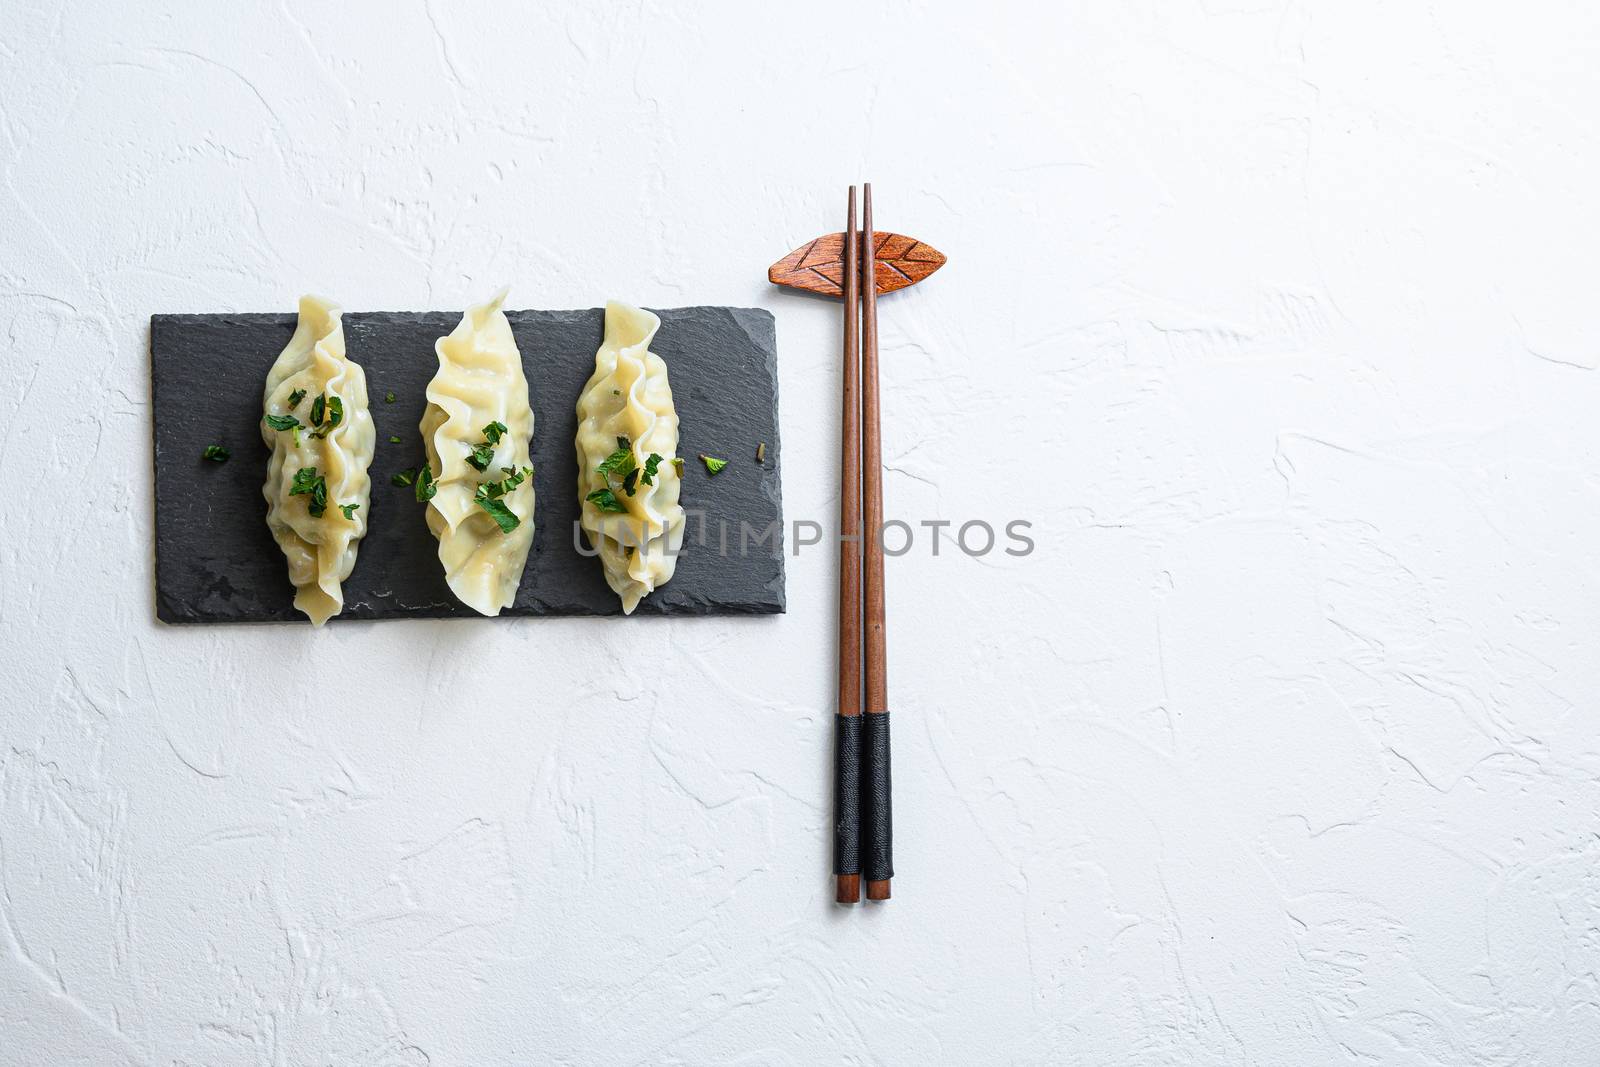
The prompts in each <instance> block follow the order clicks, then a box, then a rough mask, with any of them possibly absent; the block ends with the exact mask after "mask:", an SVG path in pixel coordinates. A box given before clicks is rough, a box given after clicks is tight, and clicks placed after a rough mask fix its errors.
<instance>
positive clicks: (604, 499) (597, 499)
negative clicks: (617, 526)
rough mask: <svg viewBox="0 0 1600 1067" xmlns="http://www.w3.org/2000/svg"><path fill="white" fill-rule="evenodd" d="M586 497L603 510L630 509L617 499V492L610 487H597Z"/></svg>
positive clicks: (622, 510) (620, 510)
mask: <svg viewBox="0 0 1600 1067" xmlns="http://www.w3.org/2000/svg"><path fill="white" fill-rule="evenodd" d="M584 499H585V500H587V501H589V502H590V503H592V504H593V505H594V506H595V507H597V508H599V509H600V510H601V511H614V512H619V513H620V512H624V511H627V510H628V509H627V508H625V507H623V506H622V503H621V501H619V500H618V499H617V494H615V493H613V492H612V491H611V490H610V489H609V488H606V489H596V490H595V491H594V492H592V493H590V494H589V495H588V496H586V497H584Z"/></svg>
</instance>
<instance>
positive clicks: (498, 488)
mask: <svg viewBox="0 0 1600 1067" xmlns="http://www.w3.org/2000/svg"><path fill="white" fill-rule="evenodd" d="M491 487H492V489H491ZM505 492H506V489H505V487H504V486H503V485H501V484H500V483H498V482H484V483H483V484H482V485H480V486H478V491H477V492H476V493H474V494H473V495H472V502H473V503H474V504H476V505H478V506H479V507H480V508H482V509H483V510H484V511H486V512H488V513H489V517H490V518H491V519H493V520H494V521H495V525H496V526H498V527H500V532H501V533H510V532H511V531H512V530H515V529H516V528H517V527H518V526H521V525H522V520H521V519H519V518H517V513H516V512H514V511H512V510H511V509H510V508H509V507H507V506H506V502H505V501H504V500H502V499H500V498H501V497H502V496H503V495H505Z"/></svg>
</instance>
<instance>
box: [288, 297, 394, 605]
mask: <svg viewBox="0 0 1600 1067" xmlns="http://www.w3.org/2000/svg"><path fill="white" fill-rule="evenodd" d="M262 406H263V408H264V409H265V412H264V414H263V416H262V419H261V437H262V439H263V440H264V441H266V444H267V447H268V448H269V449H271V450H272V457H271V458H270V459H269V460H268V461H267V481H266V484H265V485H264V486H263V487H262V490H261V492H262V495H263V496H264V497H266V500H267V525H268V526H269V527H270V528H271V529H272V536H273V539H274V540H276V541H277V542H278V547H279V548H281V549H283V554H284V556H285V557H287V558H288V561H289V581H291V582H292V583H294V588H295V594H294V606H295V607H297V608H299V609H300V610H301V611H303V612H305V613H306V615H307V616H308V617H309V618H310V619H311V621H312V622H313V623H314V624H315V625H317V626H321V625H322V624H323V623H325V622H327V621H328V619H329V618H331V617H332V616H334V615H337V614H339V612H340V611H342V610H343V609H344V592H343V588H342V583H343V582H344V580H345V579H346V578H348V577H350V571H351V570H352V569H353V568H354V567H355V565H356V550H357V548H358V547H359V546H360V542H361V538H362V537H364V536H365V535H366V532H367V514H368V503H369V498H370V495H371V491H372V481H371V479H370V478H368V476H367V468H368V467H370V466H371V465H372V453H373V449H374V447H375V446H376V443H377V434H376V431H375V430H374V429H373V425H372V415H371V413H370V412H369V411H368V410H367V376H366V373H365V372H364V371H363V370H362V369H361V367H360V366H359V365H357V364H356V363H354V362H352V361H351V360H350V359H349V357H347V356H346V355H345V350H344V323H343V322H342V321H341V319H340V311H339V308H337V307H336V306H334V304H333V303H332V302H331V301H328V300H324V299H323V298H321V297H316V296H305V297H301V298H300V322H299V324H298V325H297V326H296V327H295V331H294V337H293V338H291V339H290V341H289V345H288V347H286V348H285V349H284V350H283V352H282V353H281V354H280V355H279V356H278V359H277V362H275V363H274V364H273V365H272V369H271V370H270V371H268V372H267V387H266V391H265V393H264V395H263V399H262Z"/></svg>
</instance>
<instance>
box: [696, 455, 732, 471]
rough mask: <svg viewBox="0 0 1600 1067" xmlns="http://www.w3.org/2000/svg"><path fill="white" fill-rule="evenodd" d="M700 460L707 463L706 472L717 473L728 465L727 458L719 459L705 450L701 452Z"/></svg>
mask: <svg viewBox="0 0 1600 1067" xmlns="http://www.w3.org/2000/svg"><path fill="white" fill-rule="evenodd" d="M700 462H702V463H704V464H705V465H706V473H708V474H716V473H717V472H718V471H720V470H722V468H723V467H726V466H727V465H728V461H727V460H725V459H718V458H717V457H716V456H708V455H706V454H705V453H704V452H702V453H700Z"/></svg>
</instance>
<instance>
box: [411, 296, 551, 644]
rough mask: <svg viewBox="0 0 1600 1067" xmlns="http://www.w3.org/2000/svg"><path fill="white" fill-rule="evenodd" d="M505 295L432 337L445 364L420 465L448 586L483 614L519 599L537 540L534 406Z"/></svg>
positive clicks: (432, 387) (435, 386)
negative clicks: (532, 442) (425, 456)
mask: <svg viewBox="0 0 1600 1067" xmlns="http://www.w3.org/2000/svg"><path fill="white" fill-rule="evenodd" d="M505 298H506V290H505V289H502V290H500V292H499V293H497V294H496V295H495V296H494V298H493V299H492V300H490V301H489V302H488V303H486V304H479V305H478V306H477V307H475V308H471V309H469V310H468V311H467V313H466V314H465V315H463V316H462V318H461V324H460V325H459V326H457V327H456V328H455V330H454V331H453V332H452V333H451V334H450V335H449V336H448V337H441V338H439V341H438V343H437V344H435V345H434V350H435V351H436V352H437V353H438V354H439V371H438V373H437V374H435V375H434V376H433V381H431V382H429V383H428V407H427V410H425V411H424V412H423V414H422V441H423V444H424V445H425V446H426V448H427V450H428V465H427V467H426V468H423V469H422V470H420V471H418V473H417V477H418V480H419V482H420V483H421V484H420V485H419V488H418V494H417V495H418V496H419V497H421V498H423V499H426V500H428V529H430V530H432V531H433V535H434V536H435V537H437V538H438V539H439V562H440V563H442V564H444V574H445V580H446V581H447V582H449V583H450V591H451V592H453V593H454V594H455V595H456V597H457V599H459V600H460V601H461V602H462V603H463V604H465V605H467V606H468V607H469V608H471V609H472V610H474V611H476V612H479V613H480V614H483V615H498V614H500V612H501V610H502V609H504V608H506V607H509V606H510V605H511V603H512V601H514V600H516V598H517V586H518V585H520V584H521V582H522V570H523V568H524V567H525V566H527V563H528V549H529V547H530V546H532V544H533V477H532V475H533V470H532V468H531V467H530V466H529V460H528V444H529V441H530V439H531V438H532V437H533V409H532V408H531V407H529V405H528V379H527V378H526V377H525V376H524V375H523V372H522V354H521V353H520V352H518V351H517V342H516V339H515V338H513V337H512V336H511V323H510V322H508V321H507V320H506V315H505V312H504V311H502V310H500V308H501V305H502V304H503V303H504V302H505Z"/></svg>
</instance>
